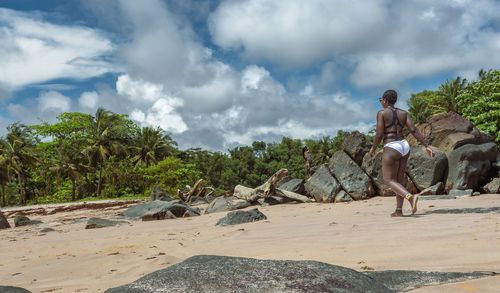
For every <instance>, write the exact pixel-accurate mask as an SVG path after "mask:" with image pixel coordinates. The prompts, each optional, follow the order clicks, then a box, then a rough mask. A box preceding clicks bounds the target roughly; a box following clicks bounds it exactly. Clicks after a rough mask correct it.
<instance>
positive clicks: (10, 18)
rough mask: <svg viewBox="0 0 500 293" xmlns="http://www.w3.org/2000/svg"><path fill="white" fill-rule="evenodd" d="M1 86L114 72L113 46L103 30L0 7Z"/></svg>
mask: <svg viewBox="0 0 500 293" xmlns="http://www.w3.org/2000/svg"><path fill="white" fill-rule="evenodd" d="M0 39H1V40H2V42H0V55H1V56H2V58H1V59H0V67H1V68H2V70H0V83H3V84H6V85H8V86H9V87H11V88H19V87H22V86H25V85H28V84H32V83H38V82H44V81H47V80H51V79H55V78H62V77H64V78H76V79H83V78H88V77H94V76H99V75H101V74H103V73H106V72H109V71H112V70H113V66H112V65H111V63H109V62H108V61H106V59H105V58H103V57H105V56H108V55H109V54H110V53H112V52H113V45H112V43H111V42H110V41H109V40H108V39H107V38H106V37H105V36H104V35H103V34H102V33H100V32H99V31H96V30H94V29H90V28H87V27H81V26H63V25H56V24H52V23H49V22H46V21H44V20H43V18H41V17H40V16H39V15H37V14H29V13H23V12H17V11H13V10H10V9H6V8H0Z"/></svg>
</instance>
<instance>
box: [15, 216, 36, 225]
mask: <svg viewBox="0 0 500 293" xmlns="http://www.w3.org/2000/svg"><path fill="white" fill-rule="evenodd" d="M41 223H42V221H37V220H33V221H32V220H30V219H29V218H28V217H26V216H22V215H16V216H15V217H14V227H21V226H29V225H38V224H41Z"/></svg>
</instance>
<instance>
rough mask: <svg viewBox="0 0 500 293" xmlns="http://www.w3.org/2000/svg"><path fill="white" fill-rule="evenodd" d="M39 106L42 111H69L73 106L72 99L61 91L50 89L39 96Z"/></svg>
mask: <svg viewBox="0 0 500 293" xmlns="http://www.w3.org/2000/svg"><path fill="white" fill-rule="evenodd" d="M38 108H39V110H40V112H46V111H55V112H68V111H69V110H70V108H71V99H70V98H69V97H67V96H65V95H63V94H61V93H59V92H56V91H48V92H45V93H42V94H41V95H40V97H38Z"/></svg>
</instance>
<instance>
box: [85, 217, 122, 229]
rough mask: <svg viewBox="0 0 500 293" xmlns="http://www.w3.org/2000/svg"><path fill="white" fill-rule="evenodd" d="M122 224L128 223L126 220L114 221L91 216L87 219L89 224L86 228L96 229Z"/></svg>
mask: <svg viewBox="0 0 500 293" xmlns="http://www.w3.org/2000/svg"><path fill="white" fill-rule="evenodd" d="M121 224H128V222H126V221H112V220H107V219H101V218H90V219H88V221H87V225H85V229H96V228H105V227H112V226H116V225H121Z"/></svg>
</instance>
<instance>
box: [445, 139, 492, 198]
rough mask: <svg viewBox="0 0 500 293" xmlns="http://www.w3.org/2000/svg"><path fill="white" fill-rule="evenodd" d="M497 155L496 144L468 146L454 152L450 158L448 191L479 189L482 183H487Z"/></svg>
mask: <svg viewBox="0 0 500 293" xmlns="http://www.w3.org/2000/svg"><path fill="white" fill-rule="evenodd" d="M497 155H498V147H497V145H496V143H494V142H490V143H485V144H480V145H473V144H467V145H464V146H461V147H459V148H457V149H455V150H453V151H452V152H451V153H450V155H449V156H448V170H449V171H448V178H447V180H446V189H447V190H450V189H476V190H477V189H479V185H480V184H481V183H486V182H485V181H486V180H487V179H488V177H489V176H488V173H489V171H490V169H491V162H493V161H495V160H496V157H497Z"/></svg>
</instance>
